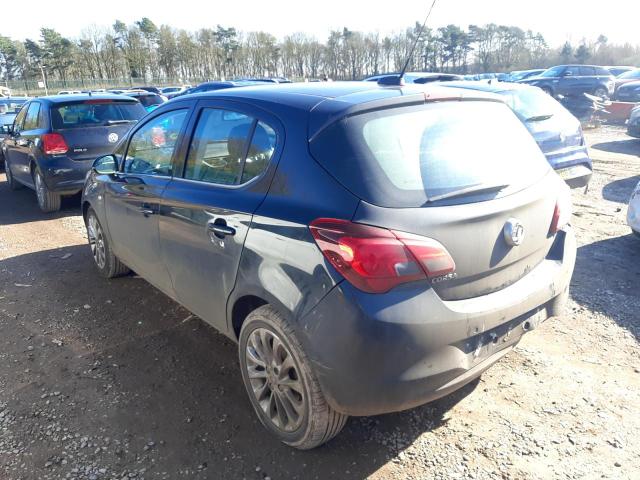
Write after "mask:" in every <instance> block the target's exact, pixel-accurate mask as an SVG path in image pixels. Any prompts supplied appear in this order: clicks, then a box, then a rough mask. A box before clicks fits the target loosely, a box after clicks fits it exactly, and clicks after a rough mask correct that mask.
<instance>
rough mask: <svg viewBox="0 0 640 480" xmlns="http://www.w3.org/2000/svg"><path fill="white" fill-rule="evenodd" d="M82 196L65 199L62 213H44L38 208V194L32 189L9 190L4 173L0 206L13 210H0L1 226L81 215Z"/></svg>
mask: <svg viewBox="0 0 640 480" xmlns="http://www.w3.org/2000/svg"><path fill="white" fill-rule="evenodd" d="M80 197H81V194H79V193H78V194H77V195H73V196H70V197H64V198H63V199H62V205H61V208H60V211H58V212H54V213H43V212H42V211H41V210H40V208H39V207H38V200H37V198H36V193H35V192H34V191H33V190H31V189H30V188H27V187H23V188H21V189H19V190H9V184H8V183H7V179H6V177H5V174H4V172H3V173H1V174H0V205H11V206H12V208H11V209H10V210H9V209H6V208H0V225H12V224H18V223H28V222H35V221H38V220H50V219H52V218H62V217H69V216H74V215H80Z"/></svg>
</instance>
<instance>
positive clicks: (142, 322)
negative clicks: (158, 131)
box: [0, 127, 640, 480]
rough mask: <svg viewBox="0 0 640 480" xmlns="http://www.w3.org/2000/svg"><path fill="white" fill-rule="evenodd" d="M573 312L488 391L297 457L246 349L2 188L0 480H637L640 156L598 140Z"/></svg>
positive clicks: (71, 210)
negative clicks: (268, 409) (279, 435)
mask: <svg viewBox="0 0 640 480" xmlns="http://www.w3.org/2000/svg"><path fill="white" fill-rule="evenodd" d="M587 139H588V142H589V144H590V146H591V153H592V157H593V158H594V162H595V174H594V178H593V181H592V184H591V187H590V189H589V192H588V193H586V194H585V193H582V192H578V193H574V217H573V224H574V225H575V227H576V229H577V234H578V241H579V244H580V248H579V251H578V260H577V266H576V271H575V275H574V277H573V281H572V300H571V302H570V304H569V309H568V311H567V314H566V315H565V316H564V317H563V318H557V319H553V320H551V321H548V322H545V323H544V324H543V325H542V326H541V327H540V328H539V329H537V330H536V331H534V332H532V333H530V334H528V335H526V336H525V338H524V339H523V341H522V342H521V343H520V344H519V345H518V347H517V348H516V349H515V350H514V351H513V352H511V353H510V354H509V355H507V357H505V358H504V359H503V360H502V361H501V362H500V363H498V364H497V365H495V366H494V367H493V368H491V369H490V370H489V371H488V372H487V373H485V374H484V375H483V377H482V378H481V379H480V380H479V381H477V382H474V383H473V384H471V385H469V386H467V387H466V388H464V389H463V390H462V391H460V392H457V393H455V394H453V395H451V396H449V397H446V398H444V399H442V400H439V401H437V402H434V403H432V404H429V405H425V406H423V407H420V408H417V409H414V410H411V411H408V412H403V413H398V414H392V415H384V416H380V417H368V418H355V419H351V420H350V421H349V422H348V424H347V427H346V428H345V430H344V431H343V432H342V434H341V435H340V436H339V437H337V438H336V439H335V440H334V441H332V442H330V443H329V444H328V445H325V446H323V447H321V448H319V449H316V450H314V451H310V452H298V451H295V450H291V449H289V448H287V447H285V446H283V445H280V444H279V443H277V442H275V441H273V439H272V438H271V437H270V436H269V435H268V434H267V433H266V432H265V431H264V430H263V428H262V427H261V426H260V425H259V424H258V421H257V420H256V419H255V418H254V415H253V412H252V411H251V407H250V404H249V402H248V399H247V398H246V396H245V392H244V390H243V387H242V385H241V381H240V378H239V374H238V369H237V360H236V349H235V346H234V345H233V344H232V342H230V341H229V340H227V339H225V338H224V337H223V336H221V335H219V334H217V333H216V332H215V331H214V330H212V329H211V328H210V327H208V326H206V325H205V324H203V323H202V322H201V321H200V320H199V319H197V318H195V317H194V316H192V315H190V314H189V312H187V311H186V310H184V309H183V308H182V307H180V306H178V305H177V304H175V303H173V302H172V301H171V300H169V299H168V298H166V297H165V296H164V295H162V294H161V293H159V292H158V291H157V290H155V289H154V288H153V287H151V286H150V285H148V284H147V283H146V282H145V281H144V280H142V279H140V278H137V277H133V276H132V277H127V278H123V279H118V280H113V281H108V280H103V279H101V278H100V277H98V276H97V274H96V273H95V272H94V270H93V266H92V263H91V258H90V255H89V251H88V248H87V247H86V245H85V240H84V236H83V227H82V221H81V219H80V217H79V210H78V206H77V200H78V199H71V200H70V201H66V202H65V204H64V205H63V210H62V211H61V212H60V213H59V214H56V215H53V216H46V215H43V214H41V213H39V212H38V210H37V206H36V202H35V197H34V195H33V193H32V192H30V191H26V190H23V191H19V192H10V191H9V190H8V188H7V186H6V183H4V182H3V181H1V180H2V179H3V178H0V479H2V480H4V479H10V480H14V479H16V480H17V479H38V480H40V479H58V478H73V479H96V480H97V479H123V478H137V479H143V478H146V479H176V478H197V479H208V478H211V479H214V478H245V479H249V480H264V479H269V478H270V479H296V478H297V479H324V478H353V479H361V478H374V479H381V478H391V479H405V478H415V479H418V478H420V479H423V478H434V479H449V478H471V479H474V478H475V479H494V478H505V479H506V478H508V479H512V478H513V479H537V478H544V479H553V478H562V479H563V478H579V479H583V478H611V479H624V478H629V479H638V478H640V455H639V452H640V438H639V436H638V432H639V431H640V348H639V341H640V282H639V280H640V255H639V254H640V239H637V238H635V237H633V236H632V235H630V231H629V229H628V227H627V226H626V225H625V214H626V206H625V203H626V201H627V199H628V197H629V195H630V193H631V190H632V188H633V186H634V185H635V183H636V182H637V181H639V180H640V176H639V175H638V174H639V173H640V141H638V140H630V139H628V137H626V136H625V135H624V133H623V131H622V130H621V129H616V128H611V127H603V128H600V129H597V130H592V131H588V132H587Z"/></svg>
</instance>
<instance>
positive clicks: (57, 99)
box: [38, 93, 126, 104]
mask: <svg viewBox="0 0 640 480" xmlns="http://www.w3.org/2000/svg"><path fill="white" fill-rule="evenodd" d="M125 98H126V95H120V94H117V93H92V94H91V95H89V94H88V93H77V94H73V95H49V96H48V97H39V98H38V100H42V101H44V102H48V103H51V104H56V103H68V102H79V101H82V100H122V99H125Z"/></svg>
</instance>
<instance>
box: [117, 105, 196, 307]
mask: <svg viewBox="0 0 640 480" xmlns="http://www.w3.org/2000/svg"><path fill="white" fill-rule="evenodd" d="M188 114H189V108H188V107H187V106H186V105H185V104H184V103H182V104H180V106H176V108H175V109H174V110H170V111H165V112H163V113H162V114H159V115H157V116H154V117H153V118H151V119H149V120H148V121H146V122H145V123H144V124H142V125H140V126H139V127H138V128H137V129H136V130H135V131H134V132H133V133H132V135H131V137H130V139H129V143H128V146H127V149H126V154H125V156H124V161H123V162H122V165H121V171H120V172H119V173H118V174H117V175H115V176H114V177H113V179H112V180H111V181H110V182H107V183H106V184H105V193H104V195H105V205H106V217H107V224H108V228H109V234H110V236H111V240H112V244H113V248H114V250H115V252H116V254H117V255H118V257H119V258H120V259H121V260H122V261H123V262H124V263H125V264H126V265H127V266H129V267H130V268H132V269H133V270H134V271H136V272H137V273H138V274H140V275H141V276H143V277H144V278H145V279H147V280H148V281H149V282H150V283H152V284H153V285H155V286H156V287H158V288H159V289H160V290H162V291H164V292H165V293H167V294H169V295H171V296H173V293H172V292H173V290H172V287H171V281H170V279H169V275H168V273H167V270H166V268H165V266H164V264H163V263H162V259H161V254H160V242H159V239H158V213H159V209H160V197H161V195H162V192H163V191H164V189H165V187H166V185H167V184H168V183H169V181H170V180H171V176H172V175H173V172H174V159H175V157H176V155H177V153H176V152H177V151H178V148H179V145H180V142H181V138H182V135H183V132H184V129H185V127H186V124H187V117H188Z"/></svg>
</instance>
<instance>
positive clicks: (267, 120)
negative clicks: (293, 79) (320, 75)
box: [160, 100, 284, 331]
mask: <svg viewBox="0 0 640 480" xmlns="http://www.w3.org/2000/svg"><path fill="white" fill-rule="evenodd" d="M194 118H195V125H194V127H193V128H192V131H193V135H192V138H191V141H190V145H189V150H188V155H187V157H186V162H185V166H184V171H183V172H182V175H181V176H177V175H176V177H174V178H173V179H172V181H171V182H170V183H169V184H168V185H167V188H166V189H165V191H164V193H163V196H162V206H161V217H160V239H161V243H162V255H163V258H164V263H165V264H166V265H167V267H168V269H169V272H170V274H171V278H172V280H173V285H174V288H175V291H176V295H177V297H178V299H179V301H180V302H181V303H183V304H184V305H185V306H186V307H187V308H189V309H190V310H191V311H193V312H194V313H196V314H197V315H198V316H200V317H201V318H203V319H204V320H206V321H207V322H209V323H210V324H212V325H213V326H215V327H216V328H218V329H219V330H222V331H224V330H225V329H226V303H227V298H228V296H229V294H230V292H231V290H232V289H233V286H234V284H235V279H236V273H237V269H238V264H239V262H240V255H241V253H242V248H243V244H244V240H245V237H246V235H247V232H248V229H249V226H250V224H251V219H252V216H253V212H254V211H255V210H256V209H257V208H258V206H259V205H260V203H261V202H262V200H263V199H264V197H265V195H266V192H267V190H268V188H269V184H270V181H271V178H272V175H273V171H274V168H275V167H274V164H275V159H277V158H278V155H279V148H280V147H281V145H282V141H283V139H284V134H283V133H284V132H283V130H282V128H281V127H280V124H279V122H278V121H277V120H276V119H275V118H274V117H273V116H271V115H270V114H268V113H266V112H263V111H261V110H258V109H253V108H251V107H250V106H244V105H242V104H237V103H235V102H224V101H222V100H221V101H202V102H200V103H199V106H198V111H197V115H196V116H194Z"/></svg>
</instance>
